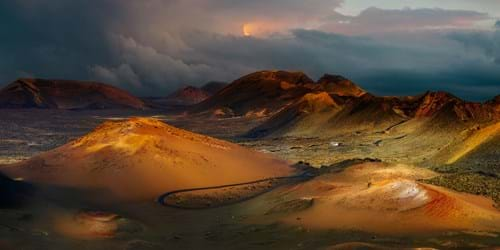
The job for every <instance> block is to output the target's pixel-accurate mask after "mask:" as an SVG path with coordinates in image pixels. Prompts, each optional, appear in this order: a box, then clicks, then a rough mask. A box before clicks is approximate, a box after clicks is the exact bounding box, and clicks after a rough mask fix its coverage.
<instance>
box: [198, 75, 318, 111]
mask: <svg viewBox="0 0 500 250" xmlns="http://www.w3.org/2000/svg"><path fill="white" fill-rule="evenodd" d="M314 85H316V84H315V83H314V81H313V80H311V79H310V78H309V77H308V76H307V75H305V74H304V73H302V72H287V71H259V72H255V73H252V74H249V75H246V76H243V77H241V78H240V79H238V80H236V81H234V82H232V83H231V84H230V85H229V86H227V87H225V88H223V89H222V90H220V91H218V92H217V93H216V94H215V95H213V96H212V97H210V98H208V99H207V100H205V101H203V102H201V103H199V104H198V105H196V106H195V107H194V108H193V109H192V111H191V112H193V113H200V112H206V111H213V110H228V111H230V112H231V113H232V114H234V115H238V116H239V115H245V114H247V113H249V112H253V113H255V112H260V111H263V110H264V111H265V113H274V112H276V111H278V110H280V109H281V108H283V107H284V106H286V105H287V104H289V103H291V102H293V101H295V100H297V98H300V97H302V96H303V95H304V94H306V93H308V92H310V91H311V88H313V87H314Z"/></svg>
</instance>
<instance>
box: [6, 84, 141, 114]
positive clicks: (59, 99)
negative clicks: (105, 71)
mask: <svg viewBox="0 0 500 250" xmlns="http://www.w3.org/2000/svg"><path fill="white" fill-rule="evenodd" d="M0 108H50V109H107V108H132V109H144V108H146V106H145V104H144V103H143V102H142V101H141V100H140V99H139V98H137V97H134V96H132V95H131V94H129V93H127V92H126V91H124V90H121V89H119V88H116V87H113V86H110V85H107V84H104V83H97V82H83V81H70V80H44V79H18V80H16V81H14V82H13V83H11V84H9V85H7V86H6V87H5V88H3V89H2V90H0Z"/></svg>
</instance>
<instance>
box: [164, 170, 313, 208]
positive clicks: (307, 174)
mask: <svg viewBox="0 0 500 250" xmlns="http://www.w3.org/2000/svg"><path fill="white" fill-rule="evenodd" d="M314 176H315V175H313V174H312V173H310V172H304V173H301V174H298V175H292V176H280V177H271V178H265V179H260V180H255V181H249V182H242V183H235V184H227V185H220V186H211V187H201V188H188V189H179V190H174V191H170V192H166V193H164V194H162V195H160V196H159V197H158V198H157V202H158V203H160V205H162V206H166V207H173V208H182V209H203V208H188V207H183V206H177V205H172V204H167V203H166V200H167V198H168V196H170V195H173V194H178V193H185V192H191V191H200V190H209V189H219V188H227V187H236V186H243V185H250V184H256V183H259V182H264V181H275V180H286V179H290V180H293V179H302V178H303V179H309V178H312V177H314ZM271 189H272V188H270V189H268V190H266V191H265V192H267V191H269V190H271ZM263 193H264V192H263ZM260 194H262V193H260ZM255 196H256V195H254V196H250V197H248V198H243V199H241V200H239V201H244V200H247V199H249V198H253V197H255ZM221 206H223V205H221ZM213 207H215V206H213ZM213 207H209V208H213Z"/></svg>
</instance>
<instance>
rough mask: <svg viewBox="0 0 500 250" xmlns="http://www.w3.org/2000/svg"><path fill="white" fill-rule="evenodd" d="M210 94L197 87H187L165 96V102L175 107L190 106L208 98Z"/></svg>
mask: <svg viewBox="0 0 500 250" xmlns="http://www.w3.org/2000/svg"><path fill="white" fill-rule="evenodd" d="M210 95H211V94H210V93H209V92H207V91H205V90H202V89H200V88H197V87H193V86H187V87H184V88H181V89H179V90H177V91H175V92H174V93H172V94H170V95H169V96H167V101H168V102H169V103H172V104H177V105H192V104H196V103H200V102H202V101H204V100H205V99H207V98H208V97H210Z"/></svg>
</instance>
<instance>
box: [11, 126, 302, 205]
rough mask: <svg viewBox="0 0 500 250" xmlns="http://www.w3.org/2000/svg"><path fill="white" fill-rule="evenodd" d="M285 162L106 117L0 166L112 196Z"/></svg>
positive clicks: (281, 167) (248, 174)
mask: <svg viewBox="0 0 500 250" xmlns="http://www.w3.org/2000/svg"><path fill="white" fill-rule="evenodd" d="M292 171H293V170H292V168H291V167H289V165H288V164H287V163H286V162H283V161H280V160H276V159H274V158H272V157H270V156H268V155H265V154H263V153H259V152H255V151H252V150H248V149H245V148H243V147H241V146H238V145H236V144H232V143H229V142H225V141H221V140H218V139H214V138H211V137H208V136H203V135H199V134H195V133H191V132H188V131H185V130H182V129H178V128H175V127H172V126H169V125H167V124H165V123H163V122H161V121H159V120H155V119H148V118H131V119H129V120H126V121H120V122H106V123H104V124H102V125H101V126H99V127H98V128H96V129H95V131H93V132H92V133H90V134H88V135H86V136H83V137H82V138H80V139H78V140H75V141H72V142H70V143H68V144H66V145H64V146H61V147H59V148H57V149H54V150H52V151H49V152H46V153H43V154H40V155H38V156H35V157H33V158H31V159H29V160H27V161H24V162H21V163H18V164H15V165H11V166H10V167H7V168H6V169H5V172H6V173H8V174H9V175H10V176H12V177H22V178H24V179H25V180H29V181H32V182H37V183H46V184H51V185H61V186H65V187H76V188H92V189H93V188H104V189H108V190H110V191H111V192H112V193H113V194H115V195H116V196H117V197H118V198H120V199H124V200H139V199H151V198H155V197H156V196H157V195H160V194H162V193H164V192H167V191H173V190H178V189H186V188H197V187H207V186H216V185H225V184H235V183H241V182H249V181H254V180H259V179H263V178H269V177H275V176H287V175H289V174H291V173H292Z"/></svg>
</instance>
